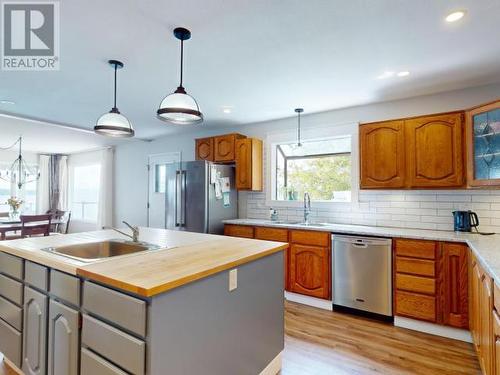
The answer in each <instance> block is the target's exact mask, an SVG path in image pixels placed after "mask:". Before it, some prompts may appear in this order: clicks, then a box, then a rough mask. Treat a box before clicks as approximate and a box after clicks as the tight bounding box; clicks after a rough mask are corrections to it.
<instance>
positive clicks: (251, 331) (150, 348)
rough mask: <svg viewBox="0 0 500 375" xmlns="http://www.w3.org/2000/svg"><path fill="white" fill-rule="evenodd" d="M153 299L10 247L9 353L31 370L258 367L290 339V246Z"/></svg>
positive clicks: (3, 328) (1, 307) (159, 371)
mask: <svg viewBox="0 0 500 375" xmlns="http://www.w3.org/2000/svg"><path fill="white" fill-rule="evenodd" d="M229 273H230V270H224V271H221V272H218V273H214V274H212V275H209V276H207V277H205V278H200V279H198V280H196V281H193V282H189V283H186V284H184V285H181V286H179V287H176V288H173V289H170V290H168V291H165V292H163V293H159V294H156V295H154V296H151V297H144V296H140V295H136V294H133V293H130V292H125V291H124V290H119V289H117V288H113V287H109V286H108V285H105V284H104V283H98V282H96V281H94V280H89V279H86V278H82V277H78V276H76V275H70V274H67V273H64V272H61V271H59V270H57V269H54V268H51V267H48V266H44V265H41V264H37V263H35V262H32V261H29V260H26V259H23V258H21V257H17V256H14V255H11V254H7V253H5V252H1V251H0V351H1V352H2V353H3V354H4V355H5V357H6V358H7V359H8V361H9V362H10V363H11V364H13V365H15V366H17V367H18V368H20V369H22V371H23V372H24V373H25V374H27V375H78V374H80V375H117V374H119V375H126V374H133V375H168V374H173V375H179V374H186V375H191V374H205V375H210V374H213V375H224V374H227V375H233V374H238V375H246V374H248V375H258V374H271V373H273V374H274V373H276V370H271V372H270V371H269V364H270V363H272V362H273V361H276V359H277V358H278V359H279V358H280V356H281V352H282V350H283V347H284V305H283V304H284V299H283V253H282V252H281V251H279V252H275V253H273V254H270V255H267V256H264V257H262V258H259V259H256V260H253V261H250V262H248V263H244V264H241V265H239V266H238V267H237V288H236V289H234V290H231V291H230V290H229V289H230V288H229Z"/></svg>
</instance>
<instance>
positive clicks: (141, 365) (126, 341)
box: [82, 315, 146, 375]
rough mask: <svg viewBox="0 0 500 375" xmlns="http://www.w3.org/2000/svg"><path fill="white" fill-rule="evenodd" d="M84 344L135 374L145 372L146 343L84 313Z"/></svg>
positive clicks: (139, 374)
mask: <svg viewBox="0 0 500 375" xmlns="http://www.w3.org/2000/svg"><path fill="white" fill-rule="evenodd" d="M82 344H83V345H85V346H87V347H89V348H90V349H91V350H92V351H94V352H96V353H98V354H100V355H102V356H103V357H104V358H107V359H109V360H110V361H112V362H114V363H116V364H119V365H120V367H122V368H123V369H125V370H127V371H129V372H131V373H132V374H134V375H143V374H144V372H145V359H146V358H145V355H146V343H145V342H144V341H141V340H139V339H136V338H135V337H133V336H130V335H128V334H126V333H124V332H122V331H120V330H118V329H116V328H113V327H111V326H110V325H108V324H106V323H103V322H101V321H99V320H97V319H94V318H92V317H90V316H88V315H83V328H82Z"/></svg>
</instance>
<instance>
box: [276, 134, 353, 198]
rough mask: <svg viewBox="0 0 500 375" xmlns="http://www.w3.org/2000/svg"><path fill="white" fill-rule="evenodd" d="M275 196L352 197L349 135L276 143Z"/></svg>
mask: <svg viewBox="0 0 500 375" xmlns="http://www.w3.org/2000/svg"><path fill="white" fill-rule="evenodd" d="M275 147H276V176H275V180H276V186H275V199H276V200H300V199H302V197H303V195H304V193H306V192H307V193H309V195H310V196H311V200H315V201H329V202H350V201H351V137H350V136H344V137H336V138H331V139H323V140H311V141H304V142H302V146H300V147H299V146H297V144H296V143H284V144H277V145H276V146H275Z"/></svg>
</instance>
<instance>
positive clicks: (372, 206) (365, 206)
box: [239, 190, 500, 232]
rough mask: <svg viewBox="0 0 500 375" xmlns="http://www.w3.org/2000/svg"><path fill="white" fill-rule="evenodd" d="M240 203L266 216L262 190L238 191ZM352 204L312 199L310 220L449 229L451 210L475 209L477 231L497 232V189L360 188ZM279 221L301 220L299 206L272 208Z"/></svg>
mask: <svg viewBox="0 0 500 375" xmlns="http://www.w3.org/2000/svg"><path fill="white" fill-rule="evenodd" d="M240 195H241V197H242V198H243V199H240V201H239V203H240V204H242V205H244V206H245V207H244V208H241V209H240V214H241V213H244V214H245V215H246V217H248V218H256V219H262V218H267V217H268V216H269V206H268V205H267V204H266V194H265V193H252V192H242V193H240ZM358 198H359V201H358V202H354V203H352V204H348V203H339V204H329V205H325V204H321V203H316V202H312V212H311V220H313V221H318V222H331V223H341V224H360V225H376V226H391V227H406V228H416V229H437V230H452V229H453V216H452V211H454V210H473V211H475V212H477V214H478V216H479V221H480V228H479V229H480V230H481V231H483V232H500V192H499V191H498V190H411V191H393V190H387V191H378V190H374V191H370V190H368V191H360V192H359V195H358ZM275 208H276V209H277V211H278V215H279V217H280V219H281V220H289V221H302V220H303V217H304V216H303V208H302V207H301V206H289V207H286V206H285V207H283V206H282V204H280V206H279V207H275Z"/></svg>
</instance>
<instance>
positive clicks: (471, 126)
mask: <svg viewBox="0 0 500 375" xmlns="http://www.w3.org/2000/svg"><path fill="white" fill-rule="evenodd" d="M466 133H467V144H468V152H467V159H468V160H467V161H468V166H467V167H468V168H467V174H468V176H467V180H468V184H469V186H470V187H487V186H490V187H491V186H497V187H500V100H497V101H496V102H493V103H490V104H486V105H482V106H480V107H475V108H472V109H471V110H469V111H467V126H466Z"/></svg>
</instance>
